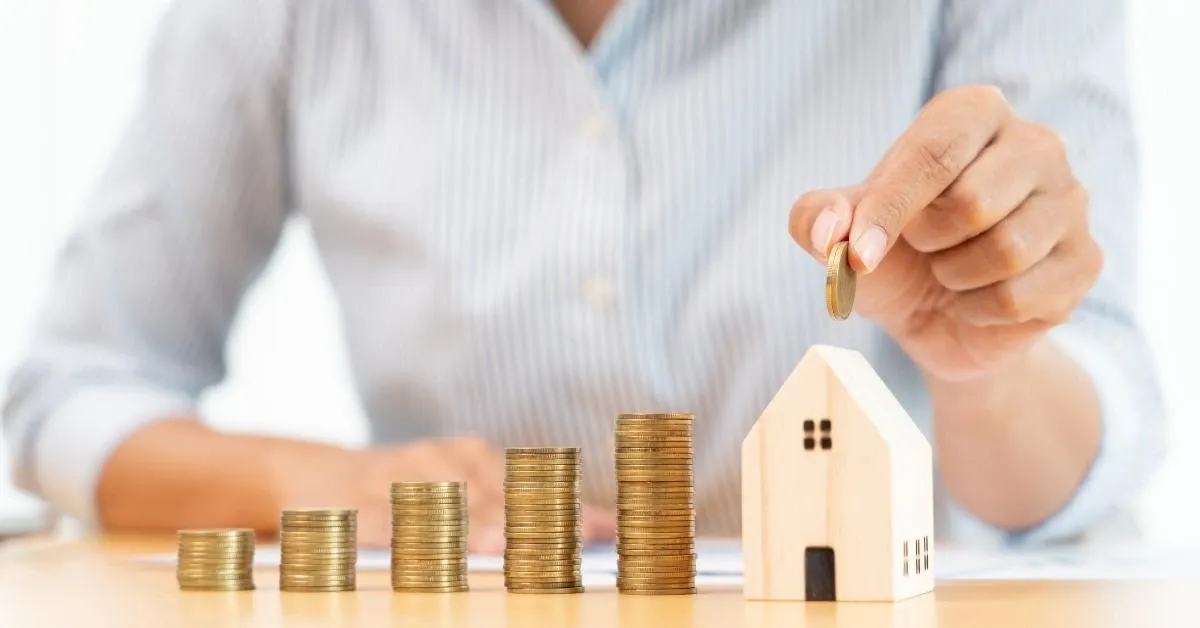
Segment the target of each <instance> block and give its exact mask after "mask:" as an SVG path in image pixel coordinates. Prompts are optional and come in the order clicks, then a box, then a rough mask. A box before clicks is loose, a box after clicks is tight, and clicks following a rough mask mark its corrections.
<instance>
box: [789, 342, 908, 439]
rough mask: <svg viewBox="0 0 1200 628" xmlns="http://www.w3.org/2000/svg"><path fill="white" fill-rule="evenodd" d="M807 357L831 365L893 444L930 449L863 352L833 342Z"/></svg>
mask: <svg viewBox="0 0 1200 628" xmlns="http://www.w3.org/2000/svg"><path fill="white" fill-rule="evenodd" d="M807 360H820V361H821V362H823V363H824V364H825V365H826V366H827V367H828V369H829V372H830V374H831V375H833V376H834V377H836V378H837V379H838V381H840V382H841V384H842V387H843V388H844V389H845V390H846V392H847V394H849V395H850V397H851V398H852V399H853V400H854V402H855V404H857V405H858V407H859V408H860V409H862V412H863V414H864V415H865V416H866V417H867V419H868V420H869V421H871V423H872V424H874V425H875V429H877V430H878V431H879V434H880V436H881V437H882V438H884V439H886V440H887V442H888V443H890V444H891V445H892V447H893V448H897V447H899V448H903V450H904V451H914V452H919V451H922V450H924V451H929V449H930V445H929V441H928V440H927V439H926V438H925V435H924V434H922V433H921V430H920V428H918V427H917V425H916V423H914V422H913V420H912V418H911V417H910V416H909V414H908V412H907V411H905V409H904V406H902V405H901V404H900V400H898V399H897V398H896V396H895V395H893V394H892V391H891V390H889V389H888V387H887V385H886V384H885V383H884V382H883V379H881V378H880V377H879V374H878V373H876V372H875V369H874V368H872V367H871V365H870V363H869V362H867V359H866V358H865V357H863V355H862V354H861V353H859V352H857V351H852V350H849V349H841V348H838V347H832V346H829V345H813V346H812V347H811V348H809V350H808V351H807V352H806V353H805V354H804V357H803V358H802V360H801V361H802V362H803V361H807Z"/></svg>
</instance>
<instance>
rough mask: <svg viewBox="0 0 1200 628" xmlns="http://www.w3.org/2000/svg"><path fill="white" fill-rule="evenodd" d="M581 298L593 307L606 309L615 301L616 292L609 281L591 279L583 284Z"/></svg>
mask: <svg viewBox="0 0 1200 628" xmlns="http://www.w3.org/2000/svg"><path fill="white" fill-rule="evenodd" d="M583 298H584V299H586V300H587V302H588V303H590V304H592V305H593V306H595V307H607V306H608V305H610V304H612V302H613V301H614V300H615V299H616V290H614V289H613V285H612V282H611V281H609V280H607V279H605V278H603V277H592V278H591V279H588V280H587V281H586V282H584V284H583Z"/></svg>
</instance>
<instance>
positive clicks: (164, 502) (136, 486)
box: [96, 419, 346, 534]
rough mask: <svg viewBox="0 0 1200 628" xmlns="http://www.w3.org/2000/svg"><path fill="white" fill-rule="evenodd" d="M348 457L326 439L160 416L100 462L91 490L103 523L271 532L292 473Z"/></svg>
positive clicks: (119, 527) (126, 527)
mask: <svg viewBox="0 0 1200 628" xmlns="http://www.w3.org/2000/svg"><path fill="white" fill-rule="evenodd" d="M345 456H346V450H344V449H341V448H338V447H333V446H329V445H323V444H317V443H307V442H302V441H295V440H287V439H282V438H272V437H264V436H252V435H241V434H222V433H220V432H217V431H214V430H212V429H210V428H208V427H206V426H204V425H202V424H200V423H198V422H196V421H194V420H189V419H178V420H167V421H159V422H156V423H152V424H150V425H148V426H146V427H144V428H142V429H140V430H139V431H137V432H136V433H134V435H133V436H131V437H130V438H129V439H127V440H126V441H125V442H123V443H122V444H121V445H120V446H119V447H118V448H117V449H116V450H115V451H114V452H113V455H112V456H111V457H110V458H109V460H108V461H107V463H106V464H105V466H104V469H103V471H102V473H101V475H100V481H99V486H98V487H97V495H96V499H97V510H98V516H99V518H100V524H101V525H102V526H103V527H104V528H106V529H109V530H124V531H146V532H174V531H175V530H177V529H180V528H198V527H248V528H253V529H255V530H257V531H259V532H261V533H264V534H271V533H274V532H275V531H276V530H277V528H278V522H279V509H280V508H281V507H284V504H283V503H282V502H283V501H284V500H285V499H286V488H285V486H284V484H285V481H286V480H288V479H289V476H296V475H298V474H300V473H301V472H303V471H304V470H310V471H311V470H319V469H322V468H328V467H331V466H333V465H335V464H340V463H341V462H342V461H343V459H344V458H345ZM305 475H308V474H307V473H305ZM316 475H317V477H318V478H319V477H320V473H319V472H318V473H317V474H316ZM293 479H300V478H295V477H293ZM303 480H306V481H307V480H313V481H319V480H317V479H315V478H309V477H305V478H303Z"/></svg>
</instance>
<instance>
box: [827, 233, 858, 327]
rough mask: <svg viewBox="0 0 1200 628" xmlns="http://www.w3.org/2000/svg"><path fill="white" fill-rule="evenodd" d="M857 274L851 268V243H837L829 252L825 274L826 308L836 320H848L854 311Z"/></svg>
mask: <svg viewBox="0 0 1200 628" xmlns="http://www.w3.org/2000/svg"><path fill="white" fill-rule="evenodd" d="M857 283H858V278H857V273H856V272H855V271H854V269H853V268H851V267H850V243H849V242H846V241H842V242H837V243H835V244H834V245H833V247H831V248H830V250H829V261H828V263H827V265H826V272H825V308H826V309H827V310H828V311H829V316H830V317H831V318H833V319H834V320H846V319H847V318H850V313H851V312H852V311H853V310H854V292H855V288H856V286H857Z"/></svg>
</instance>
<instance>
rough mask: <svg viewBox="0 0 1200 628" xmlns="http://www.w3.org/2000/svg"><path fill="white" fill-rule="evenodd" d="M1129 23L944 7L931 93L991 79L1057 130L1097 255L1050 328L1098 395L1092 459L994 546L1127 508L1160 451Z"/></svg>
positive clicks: (985, 5)
mask: <svg viewBox="0 0 1200 628" xmlns="http://www.w3.org/2000/svg"><path fill="white" fill-rule="evenodd" d="M1125 30H1126V18H1125V14H1124V3H1123V2H1122V1H1120V0H1089V1H1087V2H1083V1H1071V2H1046V1H1045V0H1016V1H1008V2H995V1H994V0H950V1H949V2H947V3H946V9H945V13H944V14H943V22H942V32H941V34H940V58H939V65H938V71H937V74H936V76H935V81H934V87H935V89H936V90H939V91H940V90H943V89H946V88H950V87H954V86H958V85H965V84H979V83H985V84H991V85H995V86H997V87H999V88H1000V89H1001V90H1002V91H1003V92H1004V94H1005V96H1006V98H1007V99H1008V100H1009V102H1010V103H1011V104H1012V106H1013V107H1014V109H1015V110H1016V111H1017V113H1018V114H1019V115H1021V116H1023V117H1025V118H1026V119H1030V120H1035V121H1038V122H1041V123H1044V124H1046V125H1048V126H1050V127H1051V128H1053V129H1054V130H1055V131H1057V132H1058V133H1059V134H1060V135H1061V136H1062V137H1063V138H1064V140H1065V142H1066V144H1067V149H1068V155H1069V158H1070V160H1071V164H1072V167H1073V168H1074V170H1075V173H1076V175H1077V176H1078V177H1079V179H1080V180H1081V181H1082V183H1083V184H1084V186H1085V187H1086V188H1087V189H1088V192H1089V195H1090V199H1091V213H1090V220H1091V228H1092V233H1093V235H1094V236H1095V237H1096V239H1097V240H1098V241H1099V243H1100V245H1101V247H1102V249H1103V252H1104V256H1105V265H1104V269H1103V271H1102V274H1101V276H1100V278H1099V281H1098V282H1097V284H1096V286H1095V287H1094V288H1093V289H1092V291H1091V292H1090V293H1089V294H1088V295H1087V297H1086V298H1085V300H1084V301H1083V303H1082V304H1081V306H1080V307H1079V308H1078V310H1077V311H1076V312H1075V314H1074V315H1073V317H1072V318H1071V319H1070V320H1069V321H1068V322H1067V323H1065V324H1064V325H1062V326H1060V327H1058V328H1056V329H1054V330H1052V331H1051V333H1050V338H1051V341H1052V342H1055V343H1057V345H1058V346H1059V347H1060V348H1061V349H1062V350H1063V351H1064V352H1065V353H1066V354H1067V355H1069V356H1071V357H1072V358H1074V360H1075V361H1076V362H1077V363H1078V364H1079V365H1080V366H1081V368H1083V369H1084V370H1085V371H1086V372H1087V373H1088V374H1090V376H1091V379H1092V383H1093V385H1094V387H1095V389H1096V391H1097V393H1098V395H1099V398H1100V403H1101V408H1102V410H1101V411H1102V419H1101V420H1102V438H1101V444H1100V450H1099V454H1098V456H1097V457H1096V458H1095V460H1094V461H1093V463H1092V465H1091V467H1090V468H1089V470H1088V473H1087V475H1086V477H1085V479H1084V480H1083V482H1082V483H1081V485H1080V486H1078V487H1077V490H1076V492H1075V493H1074V495H1073V496H1072V497H1071V499H1070V501H1069V502H1068V503H1067V504H1066V505H1065V506H1064V507H1063V508H1062V509H1061V510H1060V511H1059V512H1057V513H1055V514H1054V515H1053V516H1051V517H1050V518H1048V519H1047V520H1046V521H1044V522H1042V523H1041V524H1040V525H1038V526H1036V527H1034V528H1033V529H1030V530H1025V531H1022V532H1021V533H1019V534H1000V533H999V532H998V531H994V530H993V532H995V534H996V536H997V537H999V539H1000V541H1001V542H1002V543H1007V544H1013V545H1027V544H1044V543H1050V542H1061V541H1068V540H1078V539H1079V538H1081V537H1085V536H1086V535H1087V534H1088V533H1089V532H1090V531H1093V530H1095V529H1097V528H1098V527H1102V526H1103V525H1104V524H1105V523H1106V522H1107V521H1109V520H1111V519H1112V518H1114V517H1117V516H1118V515H1120V514H1121V512H1123V511H1126V510H1127V509H1129V508H1130V507H1131V506H1132V505H1133V500H1136V498H1137V497H1138V496H1139V493H1140V492H1141V490H1142V488H1143V487H1144V486H1145V484H1146V482H1147V481H1148V479H1149V478H1150V476H1151V474H1152V472H1153V471H1154V470H1155V465H1156V464H1157V461H1158V460H1160V459H1161V457H1162V453H1163V448H1164V417H1163V414H1164V411H1163V403H1162V399H1161V393H1160V386H1159V382H1158V379H1157V376H1156V371H1155V364H1154V359H1153V356H1152V355H1151V351H1150V348H1149V346H1148V343H1147V341H1146V339H1145V337H1144V335H1143V333H1142V330H1141V328H1140V327H1139V324H1138V322H1137V317H1136V312H1135V308H1134V303H1135V299H1136V293H1135V284H1136V281H1137V262H1138V259H1137V251H1136V245H1137V242H1138V232H1137V226H1138V225H1137V206H1138V200H1139V199H1138V198H1137V197H1138V194H1137V183H1138V181H1137V178H1138V173H1137V166H1138V163H1137V144H1136V142H1135V138H1134V127H1133V121H1132V114H1131V108H1130V95H1129V85H1128V83H1127V76H1126V63H1127V62H1126V56H1125V55H1126V51H1125ZM961 516H963V517H967V515H961ZM975 523H978V522H975Z"/></svg>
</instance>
